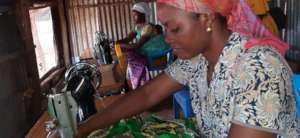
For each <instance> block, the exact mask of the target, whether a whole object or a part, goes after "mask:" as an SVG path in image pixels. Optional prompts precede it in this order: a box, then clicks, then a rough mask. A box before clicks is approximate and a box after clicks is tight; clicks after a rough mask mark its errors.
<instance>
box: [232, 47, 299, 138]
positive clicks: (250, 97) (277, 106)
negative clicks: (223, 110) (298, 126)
mask: <svg viewBox="0 0 300 138" xmlns="http://www.w3.org/2000/svg"><path fill="white" fill-rule="evenodd" d="M239 63H240V64H237V70H236V72H235V73H236V79H235V81H234V83H233V85H234V87H233V88H234V89H233V90H232V91H234V93H235V101H234V102H235V103H234V104H235V105H234V109H233V111H234V112H233V119H232V122H233V123H236V124H239V125H242V126H246V127H252V128H257V129H261V130H264V131H269V132H272V133H277V134H287V133H290V131H293V128H294V127H295V120H297V119H296V117H297V116H296V114H295V113H296V107H295V100H294V98H293V97H294V96H293V93H292V86H291V70H290V68H289V67H288V65H287V64H286V62H285V61H284V60H283V58H282V57H280V55H279V54H278V53H277V52H274V51H273V50H272V49H270V48H254V49H252V50H249V52H247V53H246V54H245V55H244V56H241V58H240V60H239Z"/></svg>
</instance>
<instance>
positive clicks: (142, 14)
mask: <svg viewBox="0 0 300 138" xmlns="http://www.w3.org/2000/svg"><path fill="white" fill-rule="evenodd" d="M150 12H151V11H150V8H149V6H148V4H147V3H145V2H139V3H136V4H134V6H133V7H132V14H133V20H134V24H135V29H134V31H132V32H130V33H129V34H128V36H127V37H126V38H124V39H122V40H119V41H117V42H116V43H117V46H116V49H117V51H119V52H116V53H117V56H118V57H121V58H126V57H127V68H126V67H124V65H123V67H121V68H123V69H124V70H125V69H126V75H127V80H128V81H129V83H130V84H131V85H130V86H131V88H132V89H133V90H134V89H136V88H137V87H139V86H142V85H144V84H145V83H146V82H147V81H148V80H149V72H148V70H147V67H146V61H145V58H144V57H142V56H141V55H140V54H139V53H138V49H139V48H140V47H142V46H143V44H144V43H146V42H147V41H148V40H149V39H151V38H152V37H153V36H154V35H156V32H155V28H154V26H153V25H152V24H150V23H149V22H148V21H149V16H150ZM134 40H135V41H136V42H135V43H134V42H133V41H134ZM119 46H120V47H119ZM120 49H122V50H120ZM121 51H123V52H124V54H126V56H123V57H122V56H121V53H120V52H121ZM119 60H120V62H125V61H124V59H120V58H119ZM121 64H124V63H121Z"/></svg>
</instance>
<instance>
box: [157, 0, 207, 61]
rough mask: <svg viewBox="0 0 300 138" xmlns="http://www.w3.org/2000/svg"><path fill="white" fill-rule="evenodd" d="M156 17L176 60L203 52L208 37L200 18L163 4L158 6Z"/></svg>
mask: <svg viewBox="0 0 300 138" xmlns="http://www.w3.org/2000/svg"><path fill="white" fill-rule="evenodd" d="M158 16H159V20H160V21H161V23H162V24H163V25H164V26H165V28H166V33H167V37H166V41H167V42H168V43H169V44H170V46H171V47H172V48H173V50H174V54H175V55H177V56H178V58H181V59H189V58H192V57H194V56H197V55H198V54H200V53H203V52H204V51H205V49H206V47H207V45H208V42H209V39H210V37H209V36H210V35H209V33H207V32H206V25H205V23H204V21H201V19H200V16H199V17H198V16H196V15H193V14H191V13H187V12H185V11H183V10H180V9H178V8H174V7H171V6H168V5H165V4H159V5H158Z"/></svg>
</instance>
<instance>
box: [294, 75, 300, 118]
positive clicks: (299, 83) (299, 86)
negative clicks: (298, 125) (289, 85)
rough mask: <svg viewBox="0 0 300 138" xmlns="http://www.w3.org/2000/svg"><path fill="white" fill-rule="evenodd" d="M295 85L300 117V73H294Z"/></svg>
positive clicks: (299, 115)
mask: <svg viewBox="0 0 300 138" xmlns="http://www.w3.org/2000/svg"><path fill="white" fill-rule="evenodd" d="M293 87H294V93H295V96H296V103H297V114H298V117H299V118H300V74H294V76H293Z"/></svg>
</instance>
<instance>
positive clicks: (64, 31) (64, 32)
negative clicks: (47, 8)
mask: <svg viewBox="0 0 300 138" xmlns="http://www.w3.org/2000/svg"><path fill="white" fill-rule="evenodd" d="M60 1H61V2H58V11H59V12H58V13H59V20H60V27H61V36H62V38H61V39H62V47H63V57H64V63H65V66H68V65H70V64H71V61H70V58H71V56H70V48H69V36H68V34H69V33H68V32H69V30H68V27H67V21H66V18H65V17H66V15H65V8H64V5H65V0H60Z"/></svg>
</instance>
